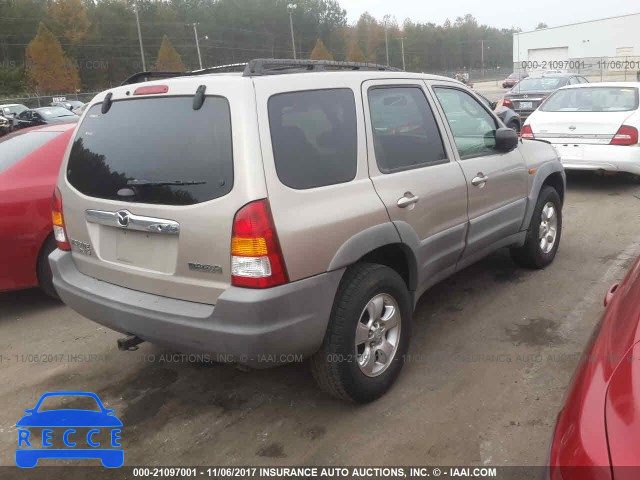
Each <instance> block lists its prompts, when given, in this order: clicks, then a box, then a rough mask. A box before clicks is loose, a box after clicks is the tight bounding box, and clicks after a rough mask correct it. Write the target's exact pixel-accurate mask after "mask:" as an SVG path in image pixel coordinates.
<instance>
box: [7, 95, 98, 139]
mask: <svg viewBox="0 0 640 480" xmlns="http://www.w3.org/2000/svg"><path fill="white" fill-rule="evenodd" d="M85 105H86V104H84V103H82V102H80V101H78V100H65V101H55V102H51V105H50V106H49V107H38V108H32V109H30V108H28V107H27V106H25V105H22V104H18V103H15V104H5V105H0V136H2V135H6V134H7V133H10V132H12V131H14V130H20V129H22V128H27V127H33V126H37V125H49V124H53V123H60V122H69V121H71V122H72V121H77V120H78V118H79V117H78V116H79V115H82V112H83V111H84V107H85Z"/></svg>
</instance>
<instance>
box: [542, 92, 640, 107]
mask: <svg viewBox="0 0 640 480" xmlns="http://www.w3.org/2000/svg"><path fill="white" fill-rule="evenodd" d="M637 108H638V89H637V88H632V87H584V88H569V89H567V90H558V91H557V92H555V93H554V94H553V95H551V96H550V97H549V98H548V99H547V101H546V102H545V103H543V104H542V106H541V107H540V110H543V111H545V112H629V111H631V110H637Z"/></svg>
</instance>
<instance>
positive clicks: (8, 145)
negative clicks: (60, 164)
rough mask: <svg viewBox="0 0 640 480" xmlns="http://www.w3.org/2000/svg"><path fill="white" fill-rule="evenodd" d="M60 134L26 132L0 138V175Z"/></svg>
mask: <svg viewBox="0 0 640 480" xmlns="http://www.w3.org/2000/svg"><path fill="white" fill-rule="evenodd" d="M60 133H61V132H39V131H34V132H26V133H19V134H16V135H11V136H8V137H4V138H0V173H2V172H4V171H5V170H7V169H8V168H9V167H11V166H12V165H15V164H16V163H17V162H18V161H19V160H20V159H22V158H24V157H26V156H27V155H29V154H30V153H32V152H35V151H36V150H37V149H39V148H40V147H42V146H44V144H45V143H47V142H50V141H51V140H53V139H54V138H56V137H57V136H58V135H60Z"/></svg>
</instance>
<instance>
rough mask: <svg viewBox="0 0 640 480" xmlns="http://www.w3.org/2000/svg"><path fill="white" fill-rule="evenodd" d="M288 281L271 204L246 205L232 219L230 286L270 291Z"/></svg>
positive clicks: (259, 202) (264, 201)
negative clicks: (268, 289) (269, 288)
mask: <svg viewBox="0 0 640 480" xmlns="http://www.w3.org/2000/svg"><path fill="white" fill-rule="evenodd" d="M288 281H289V277H288V275H287V269H286V267H285V264H284V258H283V256H282V249H281V248H280V242H279V241H278V235H277V233H276V229H275V225H274V223H273V216H272V215H271V208H270V207H269V202H268V201H267V200H258V201H256V202H252V203H249V204H247V205H245V206H244V207H242V208H241V209H240V210H239V211H238V213H236V216H235V218H234V219H233V234H232V237H231V284H232V285H234V286H237V287H250V288H268V287H275V286H276V285H282V284H283V283H287V282H288Z"/></svg>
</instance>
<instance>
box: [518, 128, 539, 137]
mask: <svg viewBox="0 0 640 480" xmlns="http://www.w3.org/2000/svg"><path fill="white" fill-rule="evenodd" d="M520 138H529V139H533V138H536V137H535V136H534V135H533V130H531V125H528V124H527V125H525V126H524V127H522V130H520Z"/></svg>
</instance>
